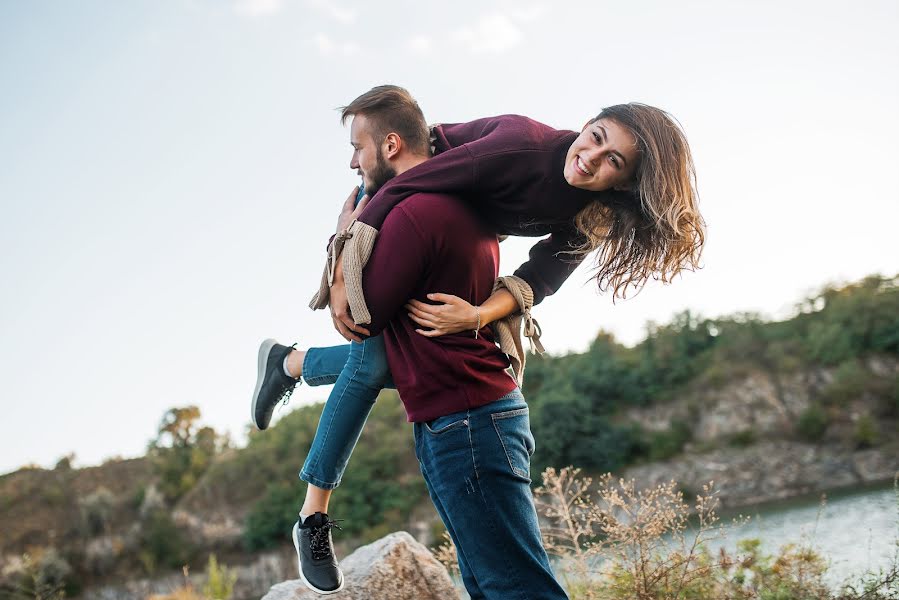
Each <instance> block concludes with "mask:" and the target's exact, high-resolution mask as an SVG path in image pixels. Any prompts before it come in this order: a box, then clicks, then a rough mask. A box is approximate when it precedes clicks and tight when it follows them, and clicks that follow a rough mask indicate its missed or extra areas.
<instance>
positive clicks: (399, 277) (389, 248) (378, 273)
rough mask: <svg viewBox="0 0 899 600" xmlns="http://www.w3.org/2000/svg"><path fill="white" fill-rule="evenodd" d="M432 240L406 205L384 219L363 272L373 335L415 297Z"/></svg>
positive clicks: (370, 327)
mask: <svg viewBox="0 0 899 600" xmlns="http://www.w3.org/2000/svg"><path fill="white" fill-rule="evenodd" d="M430 243H431V241H430V240H426V239H425V238H424V236H423V235H422V233H421V231H420V230H419V229H418V227H416V225H415V223H414V222H413V221H412V219H411V218H410V217H409V215H408V214H406V211H405V210H404V208H403V207H402V206H400V207H398V208H397V209H396V210H394V211H393V212H391V213H390V215H388V217H387V219H386V220H385V221H384V227H383V229H382V230H381V235H380V236H379V238H378V243H377V244H375V247H374V250H373V251H372V255H371V258H369V260H368V264H367V265H366V267H365V271H364V272H363V276H362V288H363V291H364V294H365V298H366V300H367V301H368V309H369V312H370V313H371V324H370V325H369V326H368V329H369V331H370V332H371V335H372V336H376V335H379V334H380V333H381V332H382V331H383V330H384V328H385V327H386V326H387V324H388V323H390V321H391V319H393V318H395V317H396V316H397V314H398V313H399V312H400V309H401V308H402V307H403V306H404V305H405V304H406V302H408V301H409V298H411V297H413V295H414V290H415V288H416V286H417V285H418V284H419V282H420V281H421V279H422V277H423V274H424V272H425V269H426V268H427V265H428V259H429V257H430V250H429V248H430Z"/></svg>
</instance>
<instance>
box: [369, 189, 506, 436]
mask: <svg viewBox="0 0 899 600" xmlns="http://www.w3.org/2000/svg"><path fill="white" fill-rule="evenodd" d="M498 267H499V246H498V244H497V241H496V234H495V233H493V231H492V230H491V229H490V228H489V227H487V226H485V225H484V223H483V222H482V221H480V220H479V219H478V218H477V217H476V216H475V215H474V214H473V213H472V211H471V209H470V208H468V207H467V206H466V205H465V203H463V202H461V201H459V200H457V199H456V198H453V197H451V196H446V195H443V194H425V193H421V194H413V195H411V196H409V197H408V198H407V199H406V200H404V201H402V202H401V203H399V204H398V205H397V206H396V207H395V208H394V209H393V210H392V211H391V212H390V214H388V215H387V217H386V218H385V220H384V223H383V225H382V227H381V231H380V234H379V236H378V243H377V244H375V248H374V250H373V252H372V255H371V258H369V260H368V264H367V265H366V267H365V270H364V271H363V274H362V282H363V291H364V293H365V297H366V299H367V300H368V307H369V310H370V311H371V317H372V321H371V324H370V325H369V329H370V330H371V334H372V335H378V334H379V333H381V332H383V335H384V344H385V346H386V349H387V362H388V364H389V365H390V371H391V373H392V375H393V381H394V383H395V384H396V388H397V390H398V391H399V393H400V397H401V398H402V400H403V404H404V405H405V407H406V414H407V415H408V419H409V421H430V420H432V419H436V418H437V417H440V416H443V415H448V414H450V413H454V412H458V411H461V410H466V409H468V408H474V407H476V406H482V405H484V404H488V403H490V402H493V401H494V400H497V399H498V398H501V397H502V396H504V395H505V394H507V393H509V392H510V391H512V390H513V389H515V387H516V383H515V381H514V380H513V379H512V378H511V377H510V376H509V375H508V374H507V373H506V372H505V369H506V368H507V367H508V366H509V361H508V359H507V358H506V355H505V354H503V353H502V352H501V351H500V350H499V348H498V347H497V346H496V344H495V343H494V338H493V332H492V331H491V330H490V328H489V327H485V328H484V329H482V330H481V333H480V335H479V336H478V338H477V339H475V338H474V335H473V334H472V332H462V333H457V334H454V335H446V336H441V337H437V338H428V337H425V336H423V335H420V334H418V333H416V332H415V329H416V328H417V327H418V326H417V325H416V324H415V322H414V321H412V320H411V319H410V318H409V315H408V313H407V312H406V310H405V309H404V308H403V306H404V305H405V304H406V302H407V301H408V300H409V299H410V298H415V299H418V300H421V301H422V302H427V297H426V296H427V294H428V293H431V292H434V291H440V292H444V293H447V294H454V295H456V296H459V297H460V298H463V299H465V300H467V301H468V302H471V303H472V304H481V303H483V302H484V301H485V300H486V299H487V298H488V297H489V296H490V294H491V292H492V291H493V282H494V280H495V279H496V276H497V271H498Z"/></svg>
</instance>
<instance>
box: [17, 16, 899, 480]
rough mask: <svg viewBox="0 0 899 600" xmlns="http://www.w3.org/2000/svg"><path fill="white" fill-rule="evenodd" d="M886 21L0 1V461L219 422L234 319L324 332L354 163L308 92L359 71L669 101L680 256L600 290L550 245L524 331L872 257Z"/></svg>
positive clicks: (891, 81)
mask: <svg viewBox="0 0 899 600" xmlns="http://www.w3.org/2000/svg"><path fill="white" fill-rule="evenodd" d="M897 29H899V5H897V3H896V2H895V1H893V0H884V1H873V0H872V1H868V2H860V3H856V4H854V5H851V6H849V5H846V4H845V3H842V2H831V1H824V2H822V1H809V2H712V1H709V2H664V1H657V2H626V3H625V2H619V3H612V2H603V3H598V2H582V1H572V2H566V3H564V5H556V4H552V3H549V2H544V1H534V2H527V1H525V2H509V1H483V2H474V1H470V2H469V1H460V2H453V3H450V4H447V3H426V2H415V1H398V2H379V3H369V2H349V1H342V2H330V1H325V0H295V1H288V0H283V1H280V0H250V1H244V2H224V1H222V2H212V1H198V0H195V1H188V0H181V1H174V0H173V1H169V2H155V1H145V2H136V1H135V2H127V3H123V2H114V1H108V2H98V1H85V2H79V3H66V2H44V3H35V2H27V1H25V0H8V1H6V2H3V3H0V165H2V167H0V207H2V219H0V282H2V284H0V285H2V291H3V293H2V294H0V386H2V387H0V393H2V401H3V414H4V417H3V419H2V425H0V472H5V471H8V470H12V469H14V468H16V467H17V466H19V465H22V464H25V463H30V462H36V463H38V464H43V465H52V464H53V462H55V460H56V459H57V458H58V457H60V456H62V455H63V454H65V453H67V452H72V451H74V452H75V453H76V455H77V457H78V462H79V464H94V463H97V462H99V461H101V460H103V459H104V458H106V457H110V456H114V455H123V456H131V455H137V454H140V453H142V452H143V449H144V447H145V445H146V443H147V441H148V440H149V439H150V438H151V437H152V436H153V434H154V432H155V430H156V426H157V423H158V420H159V418H160V417H161V416H162V414H163V412H164V411H165V410H166V409H167V408H169V407H171V406H181V405H187V404H197V405H199V406H200V408H201V409H202V411H203V414H204V417H205V420H206V421H207V422H208V423H210V424H211V425H213V426H214V427H215V428H216V429H218V430H222V431H224V430H227V431H230V432H231V433H232V435H233V436H234V438H235V439H236V440H238V441H240V440H241V439H242V436H243V431H244V429H245V427H246V425H247V424H248V422H249V418H248V413H249V408H248V401H249V394H250V392H251V390H252V386H253V382H254V378H255V366H254V360H255V353H256V348H257V346H258V343H259V341H260V340H261V339H263V338H265V337H272V336H273V337H278V338H280V339H282V340H284V341H288V342H290V341H294V340H297V341H299V342H300V343H301V344H303V345H309V344H318V345H326V344H333V343H339V342H340V341H341V338H339V337H338V336H337V334H336V333H335V332H334V331H333V329H332V326H331V324H330V319H329V318H328V317H327V315H326V314H325V313H324V312H319V313H313V312H311V311H309V310H308V309H307V308H306V303H307V301H308V299H309V297H310V296H311V294H312V292H313V291H314V289H315V287H316V284H317V281H318V277H319V275H320V271H321V265H322V259H323V248H324V241H325V240H326V238H327V236H328V235H329V234H330V233H331V232H332V228H333V225H334V221H335V219H336V213H337V208H338V207H339V205H340V204H341V202H342V201H343V200H344V198H345V197H346V195H347V193H348V192H349V191H350V189H351V188H352V186H353V185H355V183H356V177H355V175H354V174H353V172H352V171H351V170H350V169H349V168H348V166H349V160H350V152H349V150H350V146H349V143H348V135H349V132H348V130H347V129H345V128H343V127H342V126H341V125H340V124H339V122H338V118H337V113H336V112H335V111H334V108H335V107H337V106H339V105H342V104H346V103H347V102H349V101H350V100H352V99H353V98H354V97H355V96H357V95H358V94H360V93H362V92H364V91H366V90H367V89H369V88H370V87H371V86H373V85H377V84H381V83H397V84H400V85H404V86H406V87H407V88H409V90H410V91H412V93H413V94H414V95H415V96H416V97H417V98H418V100H419V102H420V103H421V105H422V107H423V108H424V110H425V113H426V116H427V117H428V119H429V120H430V121H434V122H436V121H447V122H452V121H461V120H467V119H471V118H475V117H479V116H486V115H493V114H499V113H508V112H516V113H522V114H527V115H529V116H531V117H534V118H536V119H538V120H541V121H543V122H546V123H548V124H550V125H553V126H555V127H559V128H571V129H576V128H579V127H580V126H581V125H582V124H583V123H584V122H585V121H586V120H587V119H588V118H590V117H591V116H593V115H594V114H595V113H596V112H598V111H599V109H600V108H601V107H602V106H605V105H608V104H615V103H619V102H626V101H630V100H638V101H643V102H647V103H650V104H654V105H657V106H660V107H663V108H665V109H667V110H669V111H670V112H672V113H673V114H674V115H675V116H677V117H678V119H679V120H680V121H681V123H682V124H683V126H684V128H685V129H686V131H687V134H688V137H689V139H690V142H691V145H692V148H693V152H694V156H695V159H696V163H697V170H698V174H699V183H700V192H701V195H702V203H701V206H702V210H703V213H704V215H705V216H706V219H707V221H708V223H709V232H708V243H707V247H706V253H705V261H704V262H705V265H706V267H705V269H703V270H702V271H700V272H697V273H690V274H687V275H685V276H684V277H683V278H681V279H680V280H678V281H676V282H675V283H674V284H673V285H670V286H661V285H651V286H649V287H648V288H647V289H646V290H644V292H643V293H641V294H640V295H639V296H637V297H636V298H634V299H632V300H628V301H625V302H618V303H617V304H615V305H613V304H612V302H611V299H610V298H609V297H608V296H607V295H599V294H597V293H596V291H595V290H594V289H593V288H592V287H591V286H589V285H587V286H584V285H583V282H584V281H585V280H586V278H587V274H586V272H579V273H577V274H576V275H575V276H574V277H573V279H572V280H571V281H569V282H568V283H567V284H566V286H565V287H564V288H563V289H562V290H561V291H560V292H559V294H557V295H556V296H555V297H552V298H550V299H548V300H547V301H546V303H545V304H544V305H542V306H540V307H539V308H538V310H537V311H536V316H537V318H538V319H539V320H540V322H541V323H542V325H543V329H544V332H545V334H544V338H543V339H544V343H545V345H546V346H547V348H548V349H549V350H550V351H551V352H555V353H559V352H564V351H568V350H579V349H583V348H585V347H586V346H587V344H588V343H589V341H590V339H591V338H592V337H593V336H594V335H595V333H596V332H597V331H598V330H599V329H600V328H604V329H607V330H610V331H612V332H614V333H615V334H616V335H617V336H618V338H619V339H621V340H623V341H625V342H627V343H634V342H636V341H638V340H639V339H640V337H641V335H642V332H643V328H644V324H645V323H646V321H648V320H656V321H666V320H668V319H669V318H670V316H671V315H672V314H674V313H675V312H678V311H680V310H683V309H685V308H691V309H694V310H697V311H700V312H701V313H703V314H705V315H709V316H715V315H720V314H724V313H730V312H735V311H744V310H756V311H762V312H764V313H765V314H768V315H773V316H783V315H787V314H789V310H790V307H791V306H792V305H793V303H794V302H795V301H796V300H798V299H799V298H800V297H802V296H803V295H804V294H805V293H807V292H809V291H810V290H813V289H816V288H818V287H819V286H821V285H822V284H824V283H826V282H828V281H840V280H849V279H856V278H859V277H861V276H864V275H866V274H869V273H874V272H881V273H884V274H894V273H896V272H899V242H897V236H896V234H895V227H896V223H897V221H899V219H897V217H899V203H897V200H899V198H897V196H899V193H897V186H896V169H897V167H896V165H897V164H899V151H897V147H896V140H897V139H899V113H897V111H896V109H895V107H896V106H899V77H897V73H899V38H897V36H896V33H895V32H896V31H897ZM532 241H533V240H509V241H506V242H504V243H503V246H502V252H503V270H504V271H505V272H511V271H512V270H514V268H515V267H516V266H517V265H518V264H519V263H520V262H521V261H522V259H523V257H524V256H525V255H526V251H527V248H528V247H529V245H530V243H532ZM588 315H589V316H588ZM327 391H328V388H317V389H310V388H306V387H304V388H301V389H300V390H299V391H298V392H297V393H296V394H295V396H294V398H295V401H296V402H303V401H312V400H318V399H323V398H325V397H326V394H327ZM302 458H303V457H297V466H298V467H299V465H300V464H301V462H302Z"/></svg>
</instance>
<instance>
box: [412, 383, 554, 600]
mask: <svg viewBox="0 0 899 600" xmlns="http://www.w3.org/2000/svg"><path fill="white" fill-rule="evenodd" d="M413 429H414V431H415V455H416V456H417V457H418V462H419V466H420V467H421V473H422V475H424V478H425V483H426V484H427V486H428V493H430V495H431V500H432V501H433V502H434V506H435V507H436V508H437V512H438V513H439V514H440V518H441V519H442V520H443V523H444V525H446V529H447V531H449V534H450V537H451V538H452V539H453V543H454V544H455V545H456V553H457V555H458V557H459V569H460V571H461V572H462V581H463V582H464V583H465V589H466V590H468V594H469V595H470V596H471V598H472V600H479V599H482V598H496V599H500V600H531V599H535V598H539V599H540V600H553V599H564V598H568V596H567V595H566V594H565V590H563V589H562V586H561V585H559V582H558V581H556V578H555V575H554V574H553V571H552V567H550V564H549V557H548V556H547V555H546V551H545V550H544V548H543V541H542V539H541V536H540V528H539V525H538V522H537V511H536V509H535V508H534V498H533V496H532V494H531V487H530V483H531V472H530V469H531V455H532V454H533V453H534V436H533V435H532V434H531V427H530V421H529V418H528V406H527V404H525V401H524V397H523V396H522V395H521V392H520V391H519V390H518V389H515V390H513V391H512V392H510V393H509V394H506V395H505V396H503V397H502V398H500V399H499V400H496V401H494V402H491V403H490V404H487V405H485V406H480V407H478V408H474V409H470V410H467V411H461V412H457V413H453V414H450V415H446V416H443V417H439V418H437V419H435V420H433V421H430V422H428V423H415V424H414V425H413Z"/></svg>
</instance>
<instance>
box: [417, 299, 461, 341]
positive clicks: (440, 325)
mask: <svg viewBox="0 0 899 600" xmlns="http://www.w3.org/2000/svg"><path fill="white" fill-rule="evenodd" d="M428 300H434V301H436V302H442V303H443V304H425V303H424V302H420V301H418V300H409V303H408V304H406V310H408V311H409V318H410V319H412V320H413V321H414V322H415V323H417V324H418V325H420V326H422V327H427V328H428V330H424V329H416V330H415V331H417V332H418V333H420V334H421V335H423V336H425V337H438V336H441V335H448V334H450V333H459V332H460V331H474V330H475V328H476V327H477V326H478V310H477V308H475V307H474V306H472V305H471V304H469V303H468V302H466V301H465V300H463V299H462V298H460V297H458V296H453V295H452V294H428Z"/></svg>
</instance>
